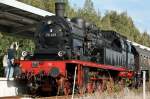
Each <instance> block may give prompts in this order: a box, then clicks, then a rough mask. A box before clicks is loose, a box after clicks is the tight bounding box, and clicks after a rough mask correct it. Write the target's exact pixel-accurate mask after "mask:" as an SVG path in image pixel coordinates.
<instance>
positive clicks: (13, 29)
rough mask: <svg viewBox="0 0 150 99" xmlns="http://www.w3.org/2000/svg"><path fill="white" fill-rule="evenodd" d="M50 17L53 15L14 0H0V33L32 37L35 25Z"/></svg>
mask: <svg viewBox="0 0 150 99" xmlns="http://www.w3.org/2000/svg"><path fill="white" fill-rule="evenodd" d="M51 15H54V14H53V13H50V12H47V11H45V10H42V9H39V8H36V7H33V6H30V5H27V4H24V3H22V2H19V1H16V0H0V31H1V32H5V33H9V35H21V36H22V35H25V36H29V35H33V33H34V27H35V24H36V23H37V22H39V21H40V20H41V19H42V18H43V17H45V16H51Z"/></svg>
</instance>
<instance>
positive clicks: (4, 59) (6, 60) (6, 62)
mask: <svg viewBox="0 0 150 99" xmlns="http://www.w3.org/2000/svg"><path fill="white" fill-rule="evenodd" d="M3 67H4V77H6V74H7V70H8V55H7V54H5V55H4V57H3Z"/></svg>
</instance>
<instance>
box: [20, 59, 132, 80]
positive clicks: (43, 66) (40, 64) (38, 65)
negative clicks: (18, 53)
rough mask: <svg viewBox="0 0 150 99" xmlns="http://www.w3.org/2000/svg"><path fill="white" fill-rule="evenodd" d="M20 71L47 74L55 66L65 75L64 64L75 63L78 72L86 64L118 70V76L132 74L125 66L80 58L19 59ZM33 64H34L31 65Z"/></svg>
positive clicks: (130, 75)
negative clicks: (54, 59) (98, 62)
mask: <svg viewBox="0 0 150 99" xmlns="http://www.w3.org/2000/svg"><path fill="white" fill-rule="evenodd" d="M19 63H20V67H21V71H22V72H32V73H33V74H35V75H36V74H39V73H40V72H41V71H44V73H45V74H46V75H47V74H48V73H49V71H50V70H51V69H52V68H54V67H56V68H58V69H59V71H60V74H62V75H64V76H65V73H66V65H67V64H75V65H76V66H78V68H80V69H78V70H79V72H81V71H82V69H81V68H82V67H84V66H86V67H88V68H97V69H104V70H111V71H118V72H120V73H119V74H118V76H120V77H127V78H131V77H132V76H133V74H134V73H133V71H130V70H128V69H126V68H123V67H122V68H121V67H116V66H111V65H105V64H97V63H93V62H87V61H80V60H63V61H31V60H23V61H22V60H21V61H19ZM33 65H35V66H33Z"/></svg>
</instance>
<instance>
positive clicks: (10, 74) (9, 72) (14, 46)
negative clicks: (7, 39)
mask: <svg viewBox="0 0 150 99" xmlns="http://www.w3.org/2000/svg"><path fill="white" fill-rule="evenodd" d="M18 48H19V44H18V43H17V42H13V43H12V44H11V46H10V48H9V49H8V52H7V55H8V70H7V73H6V78H7V79H8V80H9V78H12V77H13V73H14V60H15V53H16V51H17V50H18Z"/></svg>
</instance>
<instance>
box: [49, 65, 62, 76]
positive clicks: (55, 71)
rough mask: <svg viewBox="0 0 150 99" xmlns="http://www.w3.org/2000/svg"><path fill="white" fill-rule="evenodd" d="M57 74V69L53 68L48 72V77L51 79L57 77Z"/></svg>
mask: <svg viewBox="0 0 150 99" xmlns="http://www.w3.org/2000/svg"><path fill="white" fill-rule="evenodd" d="M59 73H60V71H59V69H58V68H57V67H53V68H52V69H51V70H50V72H49V74H50V76H52V77H57V76H58V75H59Z"/></svg>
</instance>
